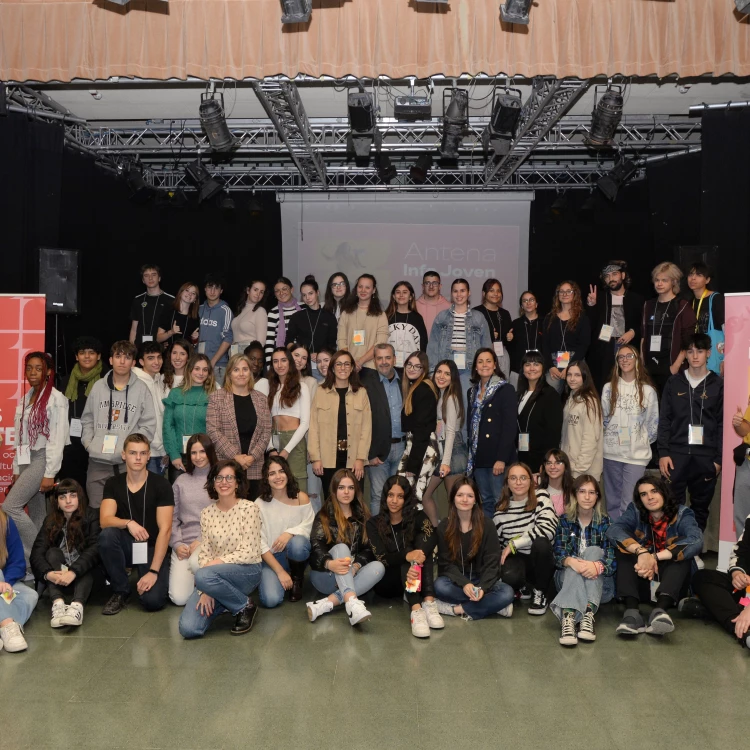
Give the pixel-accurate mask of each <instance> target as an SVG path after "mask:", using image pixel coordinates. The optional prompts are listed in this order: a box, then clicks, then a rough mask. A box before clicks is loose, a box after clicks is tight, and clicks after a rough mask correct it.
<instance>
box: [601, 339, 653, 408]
mask: <svg viewBox="0 0 750 750" xmlns="http://www.w3.org/2000/svg"><path fill="white" fill-rule="evenodd" d="M623 349H630V351H631V352H633V355H634V357H635V358H634V360H633V361H634V362H635V385H636V389H637V390H638V406H639V407H640V408H641V409H642V408H643V386H644V385H650V386H651V387H652V388H653V387H654V384H653V382H652V380H651V376H650V375H649V374H648V370H647V369H646V368H645V367H644V366H643V360H642V359H641V355H640V353H639V351H638V349H637V348H636V347H635V346H633V345H632V344H623V345H622V346H621V347H620V348H619V349H618V350H617V355H616V356H615V366H614V367H613V368H612V378H611V379H610V381H609V388H610V396H609V413H610V414H614V413H615V409H616V408H617V395H618V386H619V383H620V374H621V373H620V363H619V362H618V361H617V357H619V356H620V354H621V352H622V351H623Z"/></svg>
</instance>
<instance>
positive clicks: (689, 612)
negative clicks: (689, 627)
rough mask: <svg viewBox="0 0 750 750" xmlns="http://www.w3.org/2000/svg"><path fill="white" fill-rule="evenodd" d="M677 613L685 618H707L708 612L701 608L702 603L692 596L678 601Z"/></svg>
mask: <svg viewBox="0 0 750 750" xmlns="http://www.w3.org/2000/svg"><path fill="white" fill-rule="evenodd" d="M677 611H678V612H680V614H683V615H685V617H708V616H709V615H708V610H707V609H706V608H705V607H704V606H703V602H701V600H700V599H697V598H696V597H694V596H688V597H685V598H684V599H681V600H680V603H679V604H678V605H677Z"/></svg>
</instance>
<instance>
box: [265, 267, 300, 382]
mask: <svg viewBox="0 0 750 750" xmlns="http://www.w3.org/2000/svg"><path fill="white" fill-rule="evenodd" d="M273 293H274V296H275V297H276V306H275V307H274V308H273V309H272V310H271V312H269V313H268V325H267V327H266V346H265V352H266V367H270V366H271V356H272V355H273V352H274V349H276V348H277V347H279V346H286V344H287V341H288V340H289V339H288V338H287V328H288V326H289V321H290V319H291V317H292V315H294V313H296V312H299V311H300V310H301V309H302V307H301V305H300V303H299V302H297V299H296V297H295V296H294V286H293V285H292V282H291V281H290V280H289V279H288V278H287V277H286V276H279V278H278V279H277V280H276V283H275V284H274V285H273Z"/></svg>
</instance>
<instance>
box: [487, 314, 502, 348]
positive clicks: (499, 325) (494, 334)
mask: <svg viewBox="0 0 750 750" xmlns="http://www.w3.org/2000/svg"><path fill="white" fill-rule="evenodd" d="M484 309H485V310H487V319H488V320H489V321H490V328H491V329H492V338H493V340H494V339H499V338H500V334H501V333H502V332H503V326H502V323H501V322H500V308H498V309H497V310H494V311H493V310H490V309H489V308H488V307H485V308H484ZM493 312H494V313H495V314H496V315H497V329H496V328H495V323H494V322H493V320H492V313H493Z"/></svg>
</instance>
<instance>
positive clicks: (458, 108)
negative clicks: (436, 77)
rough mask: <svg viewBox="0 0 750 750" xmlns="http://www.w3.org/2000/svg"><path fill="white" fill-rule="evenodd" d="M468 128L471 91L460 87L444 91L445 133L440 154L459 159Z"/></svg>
mask: <svg viewBox="0 0 750 750" xmlns="http://www.w3.org/2000/svg"><path fill="white" fill-rule="evenodd" d="M446 101H447V104H446ZM468 128H469V93H468V92H467V91H466V90H465V89H459V88H451V89H448V90H447V91H443V135H442V138H441V139H440V148H439V151H440V156H442V157H443V158H444V159H458V157H459V153H458V150H459V148H460V147H461V142H462V141H463V139H464V134H465V132H466V131H467V130H468Z"/></svg>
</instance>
